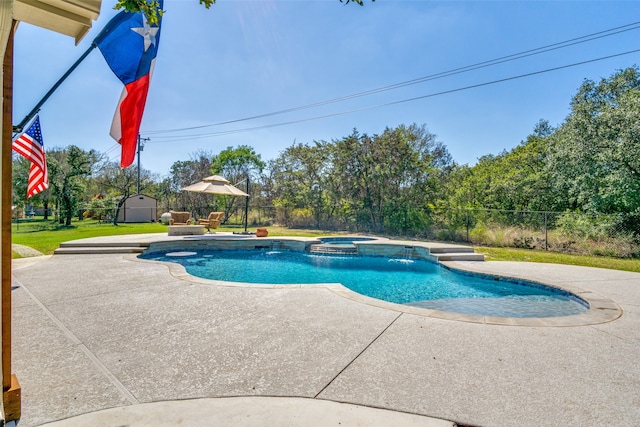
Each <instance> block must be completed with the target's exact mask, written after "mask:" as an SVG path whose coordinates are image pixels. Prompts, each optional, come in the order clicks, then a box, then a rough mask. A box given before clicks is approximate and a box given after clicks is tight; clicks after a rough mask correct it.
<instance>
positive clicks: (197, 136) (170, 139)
mask: <svg viewBox="0 0 640 427" xmlns="http://www.w3.org/2000/svg"><path fill="white" fill-rule="evenodd" d="M638 52H640V49H635V50H630V51H627V52H621V53H617V54H614V55H608V56H603V57H600V58H595V59H589V60H586V61H581V62H574V63H572V64H567V65H562V66H559V67H553V68H547V69H545V70H539V71H533V72H530V73H525V74H520V75H517V76H512V77H505V78H502V79H498V80H492V81H488V82H484V83H478V84H474V85H469V86H463V87H459V88H455V89H449V90H445V91H441V92H434V93H430V94H426V95H421V96H416V97H412V98H406V99H402V100H399V101H393V102H387V103H383V104H377V105H370V106H367V107H362V108H356V109H353V110H347V111H341V112H338V113H331V114H325V115H321V116H314V117H308V118H304V119H298V120H291V121H286V122H280V123H273V124H268V125H261V126H255V127H248V128H241V129H233V130H227V131H219V132H210V133H203V134H191V135H179V136H155V137H154V138H155V139H164V138H167V139H168V140H164V141H160V142H174V141H183V140H193V139H201V138H211V137H216V136H223V135H232V134H237V133H244V132H252V131H256V130H262V129H269V128H274V127H279V126H286V125H291V124H296V123H303V122H308V121H312V120H320V119H326V118H329V117H335V116H340V115H344V114H352V113H356V112H361V111H366V110H372V109H375V108H382V107H389V106H392V105H398V104H403V103H406V102H412V101H417V100H420V99H426V98H432V97H435V96H440V95H446V94H450V93H455V92H461V91H464V90H470V89H476V88H479V87H483V86H489V85H494V84H498V83H504V82H507V81H511V80H517V79H522V78H525V77H532V76H535V75H539V74H545V73H550V72H553V71H559V70H563V69H566V68H571V67H577V66H580V65H585V64H590V63H593V62H598V61H604V60H607V59H611V58H616V57H619V56H624V55H630V54H632V53H638Z"/></svg>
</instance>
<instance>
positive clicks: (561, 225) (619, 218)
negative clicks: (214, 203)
mask: <svg viewBox="0 0 640 427" xmlns="http://www.w3.org/2000/svg"><path fill="white" fill-rule="evenodd" d="M169 210H171V208H170V207H168V206H163V205H162V204H161V203H159V204H158V206H157V209H155V211H156V212H157V213H156V218H155V219H154V220H155V221H158V220H159V219H160V215H161V214H162V213H164V212H167V211H169ZM173 210H183V211H189V212H191V213H192V216H193V218H195V219H198V218H206V217H207V215H208V214H209V212H211V211H213V210H217V209H213V208H212V207H211V206H196V207H190V208H189V207H182V206H181V207H174V208H173ZM43 213H44V212H43V210H42V208H35V209H30V210H27V211H25V212H24V215H25V216H27V215H38V216H41V215H43ZM114 214H115V207H102V208H97V207H96V206H84V207H82V208H80V209H78V211H77V212H76V215H75V217H76V218H78V219H81V218H92V219H97V220H99V221H104V222H111V221H113V216H114ZM49 217H50V218H51V219H54V218H56V217H57V216H56V212H55V211H54V210H52V209H50V210H49ZM364 218H367V215H366V214H365V213H364V212H355V213H351V215H349V216H345V217H337V216H335V217H330V218H327V217H326V216H325V217H323V218H319V217H317V216H313V215H312V214H311V213H310V212H309V211H308V210H305V209H299V208H287V207H280V206H254V205H249V210H248V221H247V223H248V226H249V227H252V228H255V227H265V226H270V225H271V226H273V225H278V226H283V227H288V228H308V229H322V230H327V231H335V232H352V233H353V232H358V233H377V234H381V235H386V236H391V237H399V238H419V239H427V240H440V241H447V242H458V243H467V244H473V245H479V246H492V247H512V248H525V249H538V250H548V251H555V252H563V253H573V254H582V255H599V256H611V257H617V258H640V213H636V214H623V213H620V214H613V215H596V214H585V213H575V212H541V211H516V210H495V209H428V208H424V209H419V210H416V209H415V208H412V209H403V208H402V207H398V208H394V209H393V210H392V212H390V213H388V214H387V215H385V220H384V221H382V222H381V223H378V224H375V226H373V225H371V223H370V222H368V221H367V220H365V219H364ZM244 222H245V206H244V203H242V204H238V205H236V206H234V207H233V208H232V209H230V210H228V211H227V215H226V218H225V221H224V222H223V224H224V225H226V226H231V227H234V226H235V227H242V226H243V225H244Z"/></svg>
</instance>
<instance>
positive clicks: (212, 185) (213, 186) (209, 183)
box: [183, 175, 249, 197]
mask: <svg viewBox="0 0 640 427" xmlns="http://www.w3.org/2000/svg"><path fill="white" fill-rule="evenodd" d="M183 190H185V191H192V192H194V193H207V194H222V195H227V196H240V197H249V195H248V194H247V193H245V192H244V191H242V190H240V189H239V188H238V187H234V186H233V185H231V184H230V183H229V181H227V180H226V179H224V178H223V177H221V176H218V175H211V176H208V177H206V178H204V179H203V180H202V181H200V182H196V183H195V184H191V185H188V186H186V187H184V188H183Z"/></svg>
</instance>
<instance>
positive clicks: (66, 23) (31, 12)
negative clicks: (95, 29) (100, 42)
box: [13, 0, 102, 44]
mask: <svg viewBox="0 0 640 427" xmlns="http://www.w3.org/2000/svg"><path fill="white" fill-rule="evenodd" d="M101 3H102V0H14V4H13V18H14V19H15V20H17V21H22V22H27V23H29V24H32V25H36V26H38V27H42V28H46V29H47V30H52V31H55V32H57V33H61V34H65V35H67V36H71V37H73V38H74V39H75V41H76V44H78V43H79V42H80V40H82V37H84V35H85V34H87V32H88V31H89V29H90V28H91V21H92V20H96V19H98V15H99V14H100V5H101Z"/></svg>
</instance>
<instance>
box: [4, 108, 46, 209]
mask: <svg viewBox="0 0 640 427" xmlns="http://www.w3.org/2000/svg"><path fill="white" fill-rule="evenodd" d="M12 148H13V151H15V152H17V153H18V154H20V155H22V156H23V157H25V158H26V159H27V160H29V161H30V162H31V168H30V169H29V182H28V184H27V199H28V198H29V197H31V196H35V195H36V194H38V193H39V192H41V191H44V190H45V189H47V188H49V177H48V176H47V160H46V159H45V155H44V143H43V142H42V131H41V130H40V117H39V116H36V119H35V120H34V121H33V123H32V124H31V126H29V129H27V131H26V132H24V133H23V134H22V135H20V136H19V137H17V138H16V139H15V140H14V141H13V144H12Z"/></svg>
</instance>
